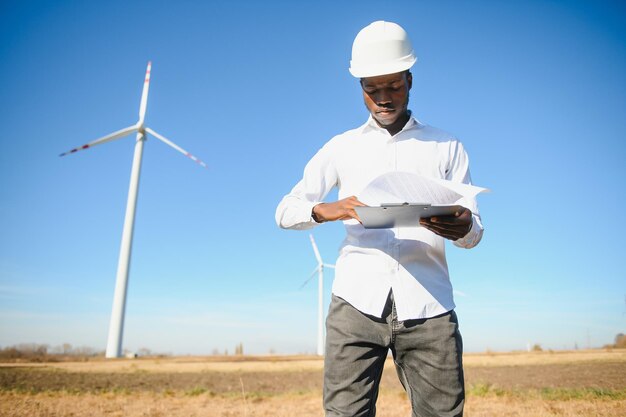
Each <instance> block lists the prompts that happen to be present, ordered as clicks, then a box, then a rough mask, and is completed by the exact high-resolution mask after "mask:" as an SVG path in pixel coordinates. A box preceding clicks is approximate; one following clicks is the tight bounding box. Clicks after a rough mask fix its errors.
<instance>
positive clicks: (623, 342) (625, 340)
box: [604, 333, 626, 349]
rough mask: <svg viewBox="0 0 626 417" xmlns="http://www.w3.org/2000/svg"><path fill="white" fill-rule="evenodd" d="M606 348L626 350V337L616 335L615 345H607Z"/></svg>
mask: <svg viewBox="0 0 626 417" xmlns="http://www.w3.org/2000/svg"><path fill="white" fill-rule="evenodd" d="M604 347H605V348H613V349H626V335H625V334H624V333H618V334H617V335H615V343H613V344H612V345H605V346H604Z"/></svg>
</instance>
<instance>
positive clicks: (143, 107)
mask: <svg viewBox="0 0 626 417" xmlns="http://www.w3.org/2000/svg"><path fill="white" fill-rule="evenodd" d="M151 69H152V61H148V68H146V78H145V80H144V82H143V91H142V93H141V104H140V105H139V122H138V123H137V124H139V125H141V124H143V120H144V118H145V116H146V107H147V106H148V90H150V70H151Z"/></svg>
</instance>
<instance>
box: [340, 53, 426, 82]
mask: <svg viewBox="0 0 626 417" xmlns="http://www.w3.org/2000/svg"><path fill="white" fill-rule="evenodd" d="M416 61H417V58H416V57H415V55H414V54H412V53H411V54H410V55H407V56H406V57H403V58H402V59H399V60H397V61H395V62H386V63H383V64H379V65H373V64H370V63H368V64H365V65H364V64H359V63H357V62H354V61H350V68H349V71H350V74H352V76H353V77H356V78H368V77H378V76H380V75H387V74H395V73H397V72H402V71H406V70H408V69H410V68H411V67H412V66H413V65H414V64H415V62H416Z"/></svg>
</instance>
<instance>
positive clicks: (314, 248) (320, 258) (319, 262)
mask: <svg viewBox="0 0 626 417" xmlns="http://www.w3.org/2000/svg"><path fill="white" fill-rule="evenodd" d="M309 238H311V245H313V252H315V259H317V263H318V264H323V263H324V262H322V257H321V256H320V251H319V250H317V245H316V244H315V239H313V235H309Z"/></svg>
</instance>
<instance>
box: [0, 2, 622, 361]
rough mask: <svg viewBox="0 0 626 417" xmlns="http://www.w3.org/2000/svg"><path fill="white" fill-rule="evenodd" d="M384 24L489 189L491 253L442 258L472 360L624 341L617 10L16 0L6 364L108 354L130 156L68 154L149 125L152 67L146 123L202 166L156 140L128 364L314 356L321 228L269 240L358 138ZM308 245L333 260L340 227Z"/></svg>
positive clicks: (8, 19) (417, 90)
mask: <svg viewBox="0 0 626 417" xmlns="http://www.w3.org/2000/svg"><path fill="white" fill-rule="evenodd" d="M381 19H383V20H391V21H395V22H397V23H399V24H401V25H402V26H403V27H404V28H405V29H406V30H407V31H408V32H409V34H410V36H411V38H412V40H413V44H414V48H415V50H416V53H417V55H418V63H417V64H416V66H415V67H414V68H413V74H414V86H413V90H412V92H411V104H410V107H411V108H412V110H413V111H414V114H415V115H416V116H417V117H418V118H419V119H420V120H421V121H423V122H425V123H428V124H431V125H434V126H437V127H439V128H442V129H445V130H448V131H450V132H452V133H454V134H455V135H456V136H458V137H459V138H460V139H461V140H462V141H463V142H464V144H465V146H466V148H467V150H468V152H469V155H470V159H471V169H472V177H473V180H474V182H475V183H476V184H477V185H481V186H485V187H488V188H490V189H492V191H493V192H492V193H491V194H485V195H481V196H480V197H479V205H480V209H481V214H482V216H483V221H484V224H485V227H486V231H485V235H484V238H483V241H482V242H481V244H480V245H479V246H478V247H477V248H474V249H472V250H469V251H466V250H461V249H458V248H455V247H453V246H452V245H449V247H448V262H449V265H450V271H451V276H452V281H453V284H454V285H455V288H456V289H458V290H459V291H462V292H463V293H465V294H466V296H462V297H457V299H456V302H457V305H458V307H457V311H458V313H459V316H460V320H461V331H462V333H463V336H464V341H465V347H466V350H467V351H470V352H477V351H484V350H487V349H490V350H510V349H524V348H526V345H527V343H531V344H535V343H539V344H541V346H543V347H544V348H552V349H563V348H573V347H574V346H575V345H576V344H577V345H578V346H579V347H581V348H582V347H587V346H588V345H591V346H601V345H603V344H606V343H610V342H612V340H613V337H614V336H615V334H617V333H619V332H624V331H625V330H626V303H625V301H626V298H625V297H626V272H625V271H626V261H625V259H626V257H625V256H624V249H623V241H624V236H625V235H626V226H625V222H624V221H623V220H621V217H622V214H621V211H622V207H624V205H625V204H626V187H624V180H626V164H625V163H624V161H625V160H626V133H625V132H626V117H625V115H626V7H624V5H623V3H620V2H609V1H600V2H595V1H587V2H576V1H567V2H565V1H563V2H558V1H510V2H497V1H475V2H454V1H437V2H434V1H386V2H370V1H359V2H357V1H354V2H350V1H343V2H332V1H321V2H287V1H284V2H282V1H274V2H272V1H267V2H252V1H241V2H226V1H224V2H199V1H198V2H194V1H183V2H178V3H176V5H174V3H171V4H168V3H167V2H136V1H135V2H133V1H131V2H129V1H108V2H78V1H76V2H68V1H54V2H53V1H50V2H35V1H8V2H3V4H2V6H0V38H1V39H3V42H1V43H0V109H2V111H1V112H0V146H1V147H2V152H0V230H2V233H1V234H0V236H1V237H0V346H8V345H12V344H17V343H25V342H37V343H48V344H50V345H53V346H54V345H59V344H61V343H71V344H73V345H75V346H83V345H84V346H91V347H95V348H98V349H104V347H105V345H106V337H107V332H108V325H109V315H110V311H111V303H112V297H113V288H114V282H115V273H116V268H117V259H118V253H119V245H120V238H121V231H122V223H123V218H124V210H125V206H126V197H127V192H128V181H129V175H130V167H131V162H132V155H133V145H134V141H133V139H132V138H131V137H127V138H125V139H122V140H119V141H116V142H112V143H109V144H106V145H102V146H99V147H97V148H94V149H90V150H87V151H84V152H81V153H78V154H74V155H70V156H67V157H64V158H59V157H58V155H59V153H61V152H63V151H66V150H68V149H71V148H73V147H75V146H78V145H82V144H83V143H86V142H89V141H91V140H93V139H95V138H98V137H100V136H102V135H105V134H107V133H109V132H112V131H114V130H117V129H120V128H122V127H125V126H129V125H131V124H133V123H135V122H136V120H137V112H138V108H139V99H140V95H141V88H142V81H143V76H144V71H145V67H146V63H147V62H148V61H149V60H152V62H153V67H152V82H151V89H150V97H149V100H148V111H147V116H146V123H147V125H148V126H150V127H152V128H153V129H154V130H156V131H157V132H159V133H161V134H163V135H165V136H166V137H168V138H170V139H171V140H173V141H174V142H176V143H177V144H178V145H180V146H182V147H183V148H185V149H187V150H189V151H191V152H192V153H194V154H196V155H197V156H199V157H200V158H202V159H203V160H204V161H205V162H206V163H207V165H208V169H207V170H204V169H202V168H201V167H199V166H197V165H196V164H193V163H192V162H190V161H189V160H188V159H187V158H184V157H183V156H181V155H180V154H178V153H176V152H175V151H173V150H172V149H170V148H168V147H167V146H165V145H164V144H162V143H161V142H159V141H156V140H148V142H147V143H146V147H145V151H144V160H143V169H142V178H141V184H140V190H139V203H138V209H137V210H138V212H137V221H136V225H135V241H134V248H133V258H132V265H131V274H130V281H129V290H128V303H127V316H126V329H125V335H124V346H125V347H126V348H128V349H131V350H136V349H139V348H142V347H147V348H150V349H152V350H154V351H158V352H171V353H175V354H203V353H204V354H207V353H211V352H212V351H213V350H214V349H218V350H220V351H223V350H225V349H228V350H230V351H231V352H232V351H233V349H234V346H235V345H236V344H237V343H239V342H241V343H243V345H244V349H245V351H246V352H247V353H259V354H263V353H267V352H269V351H270V350H273V351H276V352H279V353H300V352H314V350H315V343H316V342H315V337H316V308H317V307H316V299H317V297H316V290H317V288H316V285H314V283H312V284H313V285H312V284H309V285H308V286H307V287H305V288H304V289H302V290H299V287H300V284H301V283H302V281H304V279H306V277H307V276H308V273H309V272H310V271H311V270H312V269H313V268H314V266H315V260H314V257H313V252H312V250H311V247H310V244H309V239H308V233H306V232H294V231H284V230H280V229H278V227H277V226H276V225H275V223H274V210H275V207H276V205H277V203H278V202H279V200H280V199H281V198H282V196H283V195H284V194H285V193H287V192H288V191H289V190H290V189H291V187H292V186H293V185H294V184H295V183H296V182H297V181H298V180H299V178H300V176H301V173H302V169H303V167H304V165H305V164H306V162H307V161H308V160H309V158H310V157H311V156H312V155H313V154H314V153H315V152H316V151H317V150H318V149H319V148H320V147H321V146H322V145H323V144H324V143H325V142H326V141H327V140H329V139H330V138H331V137H332V136H333V135H335V134H338V133H341V132H343V131H345V130H348V129H351V128H353V127H356V126H358V125H360V124H361V123H363V122H364V121H365V119H366V117H367V113H366V109H365V107H364V105H363V103H362V98H361V95H360V89H359V85H358V83H357V81H356V80H355V79H354V78H352V77H351V75H350V74H349V72H348V70H347V68H348V63H349V59H350V48H351V45H352V40H353V38H354V36H355V35H356V33H357V32H358V31H359V30H360V29H361V28H362V27H363V26H365V25H367V24H369V23H370V22H372V21H374V20H381ZM329 198H332V196H330V197H329ZM314 236H315V238H316V240H317V241H318V244H319V246H320V250H321V253H322V256H323V257H324V258H325V260H326V261H327V262H334V258H335V257H336V255H337V249H338V247H339V245H340V243H341V240H342V237H343V226H342V225H341V224H325V225H323V226H321V227H319V228H317V229H315V230H314ZM327 276H328V278H329V280H328V281H327V282H326V286H325V288H326V291H325V299H326V302H328V300H329V297H330V288H331V283H330V278H332V273H331V274H329V275H327Z"/></svg>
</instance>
